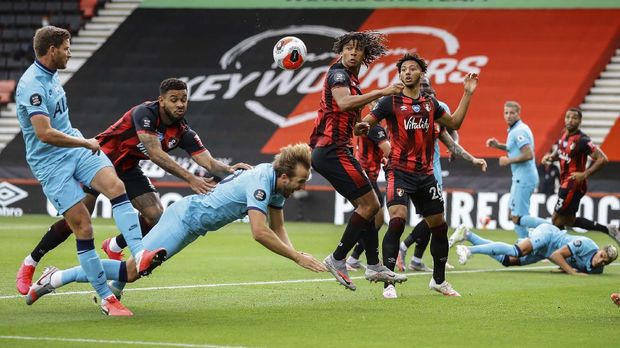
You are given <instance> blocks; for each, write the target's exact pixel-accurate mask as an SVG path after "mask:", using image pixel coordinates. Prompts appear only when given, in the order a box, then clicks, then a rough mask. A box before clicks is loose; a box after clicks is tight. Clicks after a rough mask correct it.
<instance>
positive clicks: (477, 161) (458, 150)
mask: <svg viewBox="0 0 620 348" xmlns="http://www.w3.org/2000/svg"><path fill="white" fill-rule="evenodd" d="M439 140H441V142H442V143H444V145H446V147H448V149H449V150H450V152H452V153H453V154H454V155H455V156H457V157H461V158H462V159H464V160H466V161H467V162H470V163H471V164H473V165H475V166H478V167H480V170H482V171H483V172H486V171H487V162H486V161H485V160H484V159H481V158H476V157H474V156H472V155H471V154H470V153H469V152H467V150H465V149H464V148H463V147H462V146H461V145H460V144H458V143H457V142H456V141H454V139H453V138H452V137H451V136H450V134H448V132H446V131H445V130H443V131H441V133H439Z"/></svg>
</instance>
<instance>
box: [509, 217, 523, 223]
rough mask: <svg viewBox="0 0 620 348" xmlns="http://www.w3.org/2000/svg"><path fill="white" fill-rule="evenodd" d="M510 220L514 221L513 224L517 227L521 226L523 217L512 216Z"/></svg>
mask: <svg viewBox="0 0 620 348" xmlns="http://www.w3.org/2000/svg"><path fill="white" fill-rule="evenodd" d="M510 220H512V222H513V223H514V224H515V225H518V224H519V221H520V220H521V217H520V216H515V215H511V216H510Z"/></svg>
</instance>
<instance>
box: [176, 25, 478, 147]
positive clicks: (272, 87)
mask: <svg viewBox="0 0 620 348" xmlns="http://www.w3.org/2000/svg"><path fill="white" fill-rule="evenodd" d="M375 30H376V31H379V32H382V33H384V34H386V35H388V39H389V42H392V41H394V42H395V43H394V45H390V46H389V51H388V53H387V56H386V57H383V58H381V59H379V60H378V61H377V62H375V63H373V64H372V65H371V66H370V67H369V68H368V69H366V67H365V66H363V67H362V70H361V71H360V76H359V78H360V85H359V87H360V88H361V89H362V90H365V89H374V88H384V87H387V86H388V85H390V84H392V83H394V82H396V81H398V72H397V71H396V70H397V69H396V65H395V63H396V61H397V60H398V59H399V58H400V57H402V55H403V54H404V53H406V52H415V51H417V50H418V48H417V47H416V45H415V42H416V40H411V39H410V37H411V35H412V34H416V35H422V36H426V37H428V38H429V39H427V41H428V40H431V41H432V43H433V45H436V46H437V50H436V51H438V52H440V53H439V54H434V55H433V56H434V57H432V56H428V57H426V58H431V59H430V61H429V65H428V70H427V76H429V78H431V79H432V80H433V83H434V84H435V85H436V86H437V85H442V84H461V83H462V82H463V79H464V77H465V75H466V74H467V73H469V72H475V73H478V72H480V70H481V69H482V68H483V67H484V66H486V65H487V63H488V61H489V59H488V57H487V56H486V55H470V56H462V55H458V52H459V50H460V48H461V47H460V46H461V45H460V42H459V39H458V38H457V37H456V36H455V35H453V34H452V33H450V32H449V31H447V30H445V29H443V28H438V27H430V26H415V25H412V26H394V27H385V28H377V29H375ZM346 32H347V30H344V29H342V28H335V27H330V26H323V25H300V26H297V25H296V26H290V27H285V28H281V29H270V30H267V31H264V32H261V33H258V34H255V35H252V36H250V37H247V38H246V39H243V40H241V41H240V42H239V43H237V44H236V45H234V46H233V47H231V48H230V49H229V50H227V51H226V52H224V54H223V55H222V56H221V58H220V60H219V65H220V68H221V69H222V73H221V74H211V75H198V76H186V77H181V79H182V80H184V81H185V82H186V83H187V86H188V90H189V94H190V96H189V99H190V101H192V102H204V101H211V100H227V99H237V98H239V99H241V98H243V99H244V100H239V104H241V105H243V106H244V107H245V108H246V109H247V110H248V111H250V112H251V113H252V114H254V115H256V116H258V117H260V118H263V119H265V120H266V121H269V122H270V123H273V124H274V125H276V126H278V128H279V129H277V130H276V132H275V133H274V134H273V135H272V138H271V139H270V140H269V141H268V143H267V144H265V146H264V147H263V148H262V151H261V152H262V153H265V154H268V153H276V152H277V151H278V150H279V148H280V146H284V145H286V144H288V143H291V142H296V141H307V140H308V139H307V138H308V136H309V134H310V133H311V130H312V126H313V123H312V121H313V120H314V119H315V118H316V116H317V109H318V105H319V100H320V93H321V91H322V89H323V79H324V76H325V73H326V72H327V70H328V69H329V67H330V66H331V64H333V63H334V61H335V59H336V58H337V55H336V54H335V53H332V52H328V49H326V48H329V47H331V46H332V44H333V40H334V38H336V37H338V36H340V35H342V34H344V33H346ZM290 35H292V36H298V37H301V38H302V39H314V40H316V37H317V36H318V37H323V38H325V39H324V42H322V43H321V44H320V47H317V45H316V44H315V45H314V51H315V52H313V47H312V46H308V48H309V52H308V56H307V61H306V65H305V66H304V67H303V68H301V69H299V70H296V71H290V70H281V69H278V68H277V67H276V65H275V63H272V64H271V65H265V68H267V69H265V70H260V69H256V64H254V65H249V64H248V66H249V67H248V68H246V67H245V65H244V62H251V61H252V58H254V57H255V56H254V55H253V54H250V50H251V49H252V50H253V51H251V52H254V51H255V50H256V49H261V50H262V49H265V50H266V51H267V52H270V51H271V47H272V46H271V45H273V43H274V41H276V40H277V39H278V38H280V37H282V36H290ZM405 38H406V40H405ZM315 42H316V41H315ZM319 49H323V50H324V51H322V52H321V53H318V52H317V51H318V50H319ZM441 52H444V53H441ZM295 95H297V96H298V97H300V102H299V104H298V105H297V106H296V107H295V108H294V109H293V110H292V111H291V112H288V111H283V110H282V106H281V104H282V103H280V102H275V100H277V99H278V98H274V97H280V96H287V97H289V98H291V97H294V96H295ZM289 108H290V106H289ZM289 110H290V109H289ZM287 113H288V115H286V114H287ZM285 129H286V131H285Z"/></svg>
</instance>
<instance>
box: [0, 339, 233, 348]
mask: <svg viewBox="0 0 620 348" xmlns="http://www.w3.org/2000/svg"><path fill="white" fill-rule="evenodd" d="M0 339H2V340H21V341H55V342H77V343H94V344H129V345H134V346H158V347H192V348H194V347H195V348H228V347H230V348H237V347H240V346H215V345H212V344H190V343H173V342H149V341H124V340H97V339H90V338H65V337H36V336H0Z"/></svg>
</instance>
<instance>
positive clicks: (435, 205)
mask: <svg viewBox="0 0 620 348" xmlns="http://www.w3.org/2000/svg"><path fill="white" fill-rule="evenodd" d="M385 176H386V179H387V191H386V201H387V206H388V207H390V206H392V205H397V204H401V205H404V206H406V207H409V199H411V200H412V201H413V205H414V207H415V210H416V213H418V214H420V215H422V216H423V217H427V216H431V215H436V214H442V213H443V211H444V206H443V194H442V192H441V187H440V186H439V184H438V183H437V180H436V179H435V176H433V175H419V174H409V173H406V172H403V171H401V170H398V169H391V170H388V171H387V172H386V173H385Z"/></svg>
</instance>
